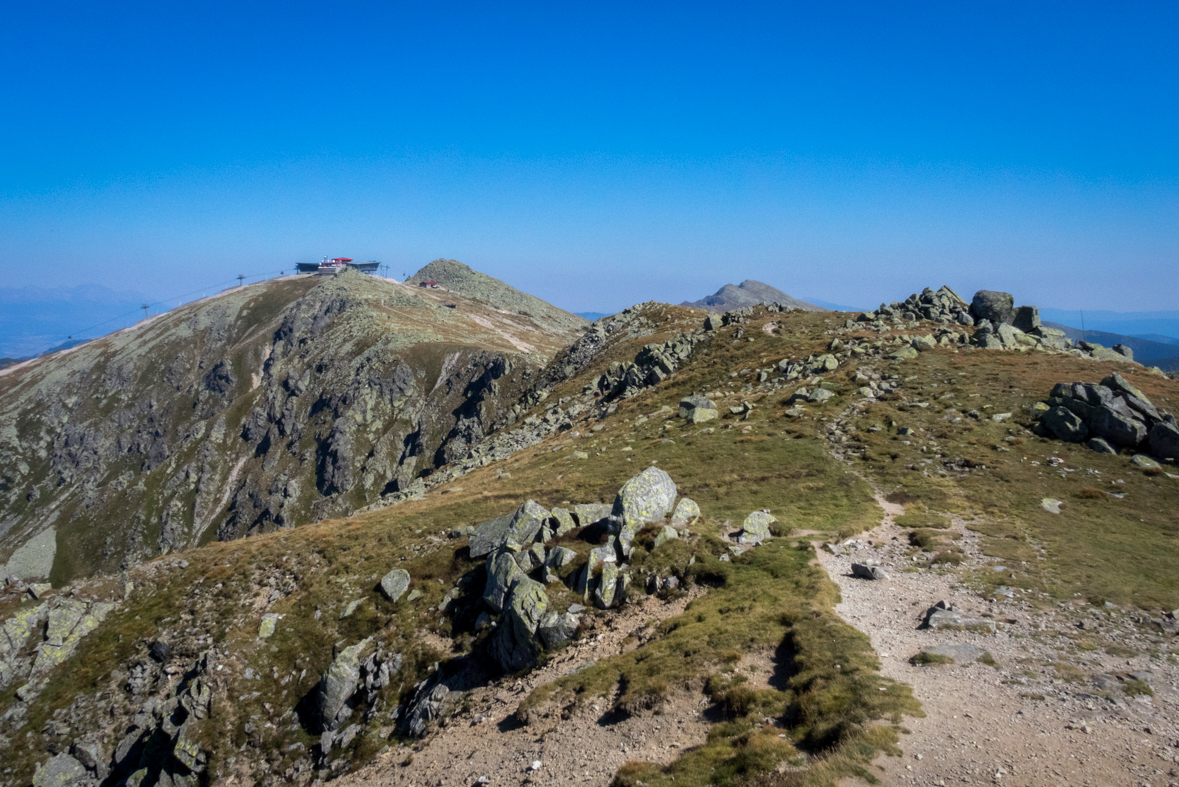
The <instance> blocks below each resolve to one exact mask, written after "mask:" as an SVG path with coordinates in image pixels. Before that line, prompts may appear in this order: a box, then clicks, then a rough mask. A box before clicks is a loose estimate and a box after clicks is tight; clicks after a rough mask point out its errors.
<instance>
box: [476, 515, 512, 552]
mask: <svg viewBox="0 0 1179 787" xmlns="http://www.w3.org/2000/svg"><path fill="white" fill-rule="evenodd" d="M514 515H515V512H513V513H511V514H504V515H503V516H501V517H496V518H495V519H492V520H489V521H487V522H484V523H483V524H481V525H479V526H478V527H476V528H475V532H474V533H472V534H471V537H470V539H469V542H468V543H469V549H470V552H471V557H472V558H481V557H486V556H487V555H490V554H491V553H492V552H494V551H495V550H496V549H498V548H499V547H501V546H503V543H504V540H505V539H506V538H507V536H508V525H510V524H511V523H512V518H513V516H514Z"/></svg>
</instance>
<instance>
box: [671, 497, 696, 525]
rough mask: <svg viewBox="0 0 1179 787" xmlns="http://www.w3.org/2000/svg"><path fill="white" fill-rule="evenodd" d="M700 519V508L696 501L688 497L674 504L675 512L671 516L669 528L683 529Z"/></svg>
mask: <svg viewBox="0 0 1179 787" xmlns="http://www.w3.org/2000/svg"><path fill="white" fill-rule="evenodd" d="M698 519H700V506H698V505H697V504H696V501H695V500H693V499H692V498H690V497H682V498H680V502H678V503H676V506H675V511H674V512H673V513H672V515H671V526H672V527H675V528H684V527H688V526H690V525H694V524H696V521H697V520H698Z"/></svg>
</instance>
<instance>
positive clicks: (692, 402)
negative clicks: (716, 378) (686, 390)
mask: <svg viewBox="0 0 1179 787" xmlns="http://www.w3.org/2000/svg"><path fill="white" fill-rule="evenodd" d="M679 415H680V418H684V419H686V420H687V421H689V422H691V423H694V424H700V423H704V422H705V421H711V420H713V419H714V418H716V417H717V416H718V413H717V410H716V405H715V404H713V403H712V401H710V400H709V399H708V398H707V397H705V396H701V395H700V394H692V395H691V396H685V397H684V398H683V399H681V400H680V413H679Z"/></svg>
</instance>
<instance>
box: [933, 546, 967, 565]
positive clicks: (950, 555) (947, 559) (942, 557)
mask: <svg viewBox="0 0 1179 787" xmlns="http://www.w3.org/2000/svg"><path fill="white" fill-rule="evenodd" d="M929 562H930V564H931V565H934V566H937V565H949V566H960V565H962V553H961V552H957V551H951V550H948V549H947V550H944V551H942V552H938V553H937V554H936V555H934V556H933V560H931V561H929Z"/></svg>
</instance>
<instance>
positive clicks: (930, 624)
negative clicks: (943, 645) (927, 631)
mask: <svg viewBox="0 0 1179 787" xmlns="http://www.w3.org/2000/svg"><path fill="white" fill-rule="evenodd" d="M925 626H926V628H931V629H935V630H939V631H973V632H975V633H978V634H994V633H995V631H996V628H997V627H996V626H995V622H994V621H993V620H988V619H987V618H968V617H965V616H963V615H962V613H960V612H958V611H956V610H953V609H945V608H941V607H932V608H930V610H929V614H928V615H927V616H926V618H925Z"/></svg>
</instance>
